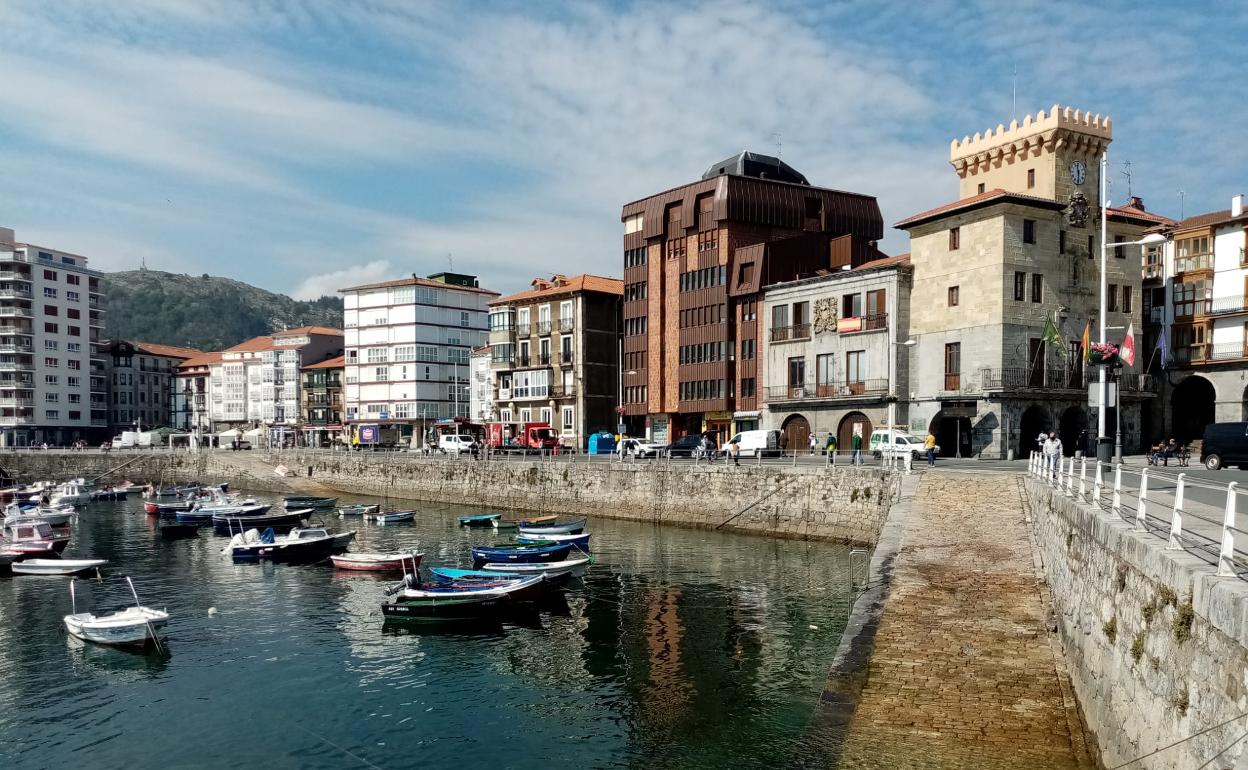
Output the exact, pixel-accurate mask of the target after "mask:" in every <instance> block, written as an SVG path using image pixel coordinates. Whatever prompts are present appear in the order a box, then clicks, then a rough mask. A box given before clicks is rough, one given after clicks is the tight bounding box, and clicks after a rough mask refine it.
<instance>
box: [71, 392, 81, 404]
mask: <svg viewBox="0 0 1248 770" xmlns="http://www.w3.org/2000/svg"><path fill="white" fill-rule="evenodd" d="M69 403H71V404H81V403H82V396H81V395H79V394H77V393H70V394H69Z"/></svg>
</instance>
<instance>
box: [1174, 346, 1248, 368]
mask: <svg viewBox="0 0 1248 770" xmlns="http://www.w3.org/2000/svg"><path fill="white" fill-rule="evenodd" d="M1172 355H1173V356H1174V363H1175V364H1176V365H1178V366H1200V365H1202V364H1215V363H1220V362H1223V361H1243V360H1245V359H1248V342H1222V343H1219V344H1217V345H1210V344H1209V343H1204V344H1200V345H1188V346H1183V347H1175V349H1174V352H1173V354H1172Z"/></svg>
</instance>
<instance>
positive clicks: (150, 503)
mask: <svg viewBox="0 0 1248 770" xmlns="http://www.w3.org/2000/svg"><path fill="white" fill-rule="evenodd" d="M194 504H195V502H194V501H193V500H180V501H178V502H176V503H158V502H156V501H155V500H144V501H143V510H144V511H146V512H147V513H148V514H149V515H151V516H159V515H162V514H163V515H166V516H173V515H175V514H178V513H184V512H186V511H189V510H191V506H192V505H194Z"/></svg>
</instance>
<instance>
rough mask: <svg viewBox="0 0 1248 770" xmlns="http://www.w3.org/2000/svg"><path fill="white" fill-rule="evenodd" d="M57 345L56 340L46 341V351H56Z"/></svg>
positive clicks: (44, 345) (44, 346)
mask: <svg viewBox="0 0 1248 770" xmlns="http://www.w3.org/2000/svg"><path fill="white" fill-rule="evenodd" d="M56 345H57V343H56V340H44V341H43V349H44V350H56Z"/></svg>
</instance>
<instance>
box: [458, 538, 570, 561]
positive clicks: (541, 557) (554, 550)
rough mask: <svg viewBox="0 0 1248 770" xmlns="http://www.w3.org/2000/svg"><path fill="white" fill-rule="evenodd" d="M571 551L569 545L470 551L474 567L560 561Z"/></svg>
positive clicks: (483, 548)
mask: <svg viewBox="0 0 1248 770" xmlns="http://www.w3.org/2000/svg"><path fill="white" fill-rule="evenodd" d="M571 550H572V546H570V545H560V544H551V545H521V544H519V543H516V544H512V545H502V546H476V547H474V548H473V549H472V561H473V564H474V565H480V564H486V563H492V562H502V563H514V562H539V561H562V560H563V559H565V558H567V556H568V552H569V551H571Z"/></svg>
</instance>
